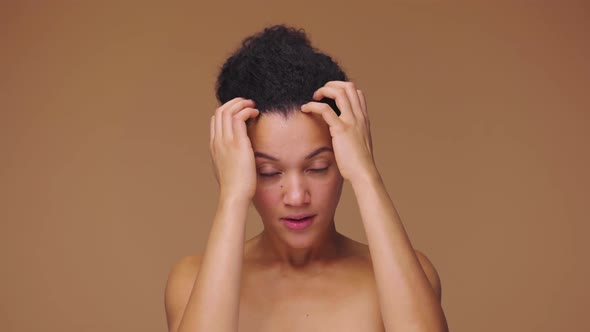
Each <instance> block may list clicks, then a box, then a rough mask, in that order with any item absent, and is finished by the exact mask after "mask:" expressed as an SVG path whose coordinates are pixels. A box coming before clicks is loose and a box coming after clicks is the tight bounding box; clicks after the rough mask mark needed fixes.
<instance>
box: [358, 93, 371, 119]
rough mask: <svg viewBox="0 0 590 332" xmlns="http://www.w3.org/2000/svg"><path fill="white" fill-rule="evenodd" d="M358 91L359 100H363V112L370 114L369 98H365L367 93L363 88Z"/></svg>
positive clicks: (366, 114)
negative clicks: (368, 109)
mask: <svg viewBox="0 0 590 332" xmlns="http://www.w3.org/2000/svg"><path fill="white" fill-rule="evenodd" d="M356 93H357V94H358V96H359V100H360V102H361V109H362V110H363V113H364V114H365V116H368V115H369V113H368V112H367V100H366V99H365V94H364V93H363V92H362V91H361V90H356Z"/></svg>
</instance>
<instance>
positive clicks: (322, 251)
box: [257, 222, 343, 270]
mask: <svg viewBox="0 0 590 332" xmlns="http://www.w3.org/2000/svg"><path fill="white" fill-rule="evenodd" d="M342 239H343V236H342V235H341V234H339V233H338V232H336V226H335V225H334V223H333V222H332V223H331V226H330V228H328V230H327V231H326V232H324V234H322V235H321V236H320V237H318V239H317V240H316V241H315V242H314V243H312V244H311V245H310V246H307V247H303V248H293V247H291V246H289V244H288V243H285V242H284V241H283V240H281V239H280V238H278V237H277V236H276V234H272V233H270V232H268V231H266V230H264V231H262V233H260V235H259V236H258V241H257V247H259V249H260V253H262V257H264V260H265V261H267V262H269V263H274V264H280V265H281V266H282V267H283V268H288V269H292V270H308V269H310V268H314V267H318V265H322V263H327V262H328V261H330V260H332V259H333V258H335V257H337V256H338V254H339V252H340V249H341V246H342Z"/></svg>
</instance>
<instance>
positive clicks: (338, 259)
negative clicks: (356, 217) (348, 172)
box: [167, 234, 441, 332]
mask: <svg viewBox="0 0 590 332" xmlns="http://www.w3.org/2000/svg"><path fill="white" fill-rule="evenodd" d="M337 239H338V240H337V241H335V242H336V243H338V246H337V248H335V249H336V251H335V252H334V253H333V255H334V256H333V257H330V258H326V259H324V260H317V261H315V262H314V263H312V264H309V265H308V266H306V267H304V268H299V269H293V268H292V267H291V266H289V265H285V264H283V263H282V262H281V261H280V260H276V259H271V258H268V257H266V256H268V255H267V254H265V253H266V251H263V248H264V246H263V245H262V244H261V235H258V236H256V237H254V238H252V239H251V240H249V241H247V242H246V245H245V255H244V266H243V271H242V283H241V297H240V309H239V311H240V320H239V326H240V327H239V328H240V329H239V331H244V332H248V331H253V332H256V331H259V332H264V331H366V332H371V331H385V329H384V327H383V322H382V318H381V313H380V310H379V302H378V294H377V290H376V285H375V279H374V276H373V271H372V265H371V258H370V255H369V250H368V247H367V246H366V245H364V244H362V243H358V242H355V241H354V240H351V239H349V238H347V237H345V236H343V235H341V234H337ZM417 254H418V257H419V258H420V261H421V263H422V266H423V268H424V270H425V271H428V272H429V273H428V275H429V278H430V282H431V284H432V286H433V289H434V290H435V291H436V293H437V296H438V298H439V300H440V297H441V287H440V280H439V279H438V275H437V274H436V271H435V270H434V267H433V266H432V264H431V263H430V262H429V261H428V259H427V258H426V256H424V255H423V254H422V253H420V252H417ZM200 261H201V256H187V257H185V258H183V259H182V260H181V261H180V262H178V263H177V265H176V266H175V267H174V269H173V274H172V275H173V278H174V280H175V281H176V283H177V286H176V287H175V290H174V294H171V293H170V292H169V294H168V296H167V297H174V298H177V299H179V300H180V302H184V303H186V301H187V300H188V298H189V295H190V292H191V289H192V287H193V284H194V280H195V277H196V274H197V273H198V270H199V265H200ZM182 309H183V308H182V307H181V306H179V307H178V309H177V310H182ZM171 310H172V308H170V310H169V312H168V322H169V324H170V323H171V320H172V319H173V318H172V317H177V316H178V313H174V312H171Z"/></svg>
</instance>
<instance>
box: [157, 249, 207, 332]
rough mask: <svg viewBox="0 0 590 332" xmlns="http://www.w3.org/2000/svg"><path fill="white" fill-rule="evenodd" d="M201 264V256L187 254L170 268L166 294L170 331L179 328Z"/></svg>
mask: <svg viewBox="0 0 590 332" xmlns="http://www.w3.org/2000/svg"><path fill="white" fill-rule="evenodd" d="M199 264H200V257H197V256H187V257H184V258H182V259H181V260H179V261H178V262H177V263H176V264H175V265H174V266H173V267H172V269H171V270H170V273H169V275H168V280H167V282H166V291H165V295H164V305H165V308H166V320H167V323H168V331H170V332H176V331H177V330H178V327H179V325H180V322H181V320H182V316H183V314H184V309H185V308H186V304H187V303H188V300H189V297H190V295H191V292H192V289H193V285H194V283H195V279H196V277H197V273H198V270H199Z"/></svg>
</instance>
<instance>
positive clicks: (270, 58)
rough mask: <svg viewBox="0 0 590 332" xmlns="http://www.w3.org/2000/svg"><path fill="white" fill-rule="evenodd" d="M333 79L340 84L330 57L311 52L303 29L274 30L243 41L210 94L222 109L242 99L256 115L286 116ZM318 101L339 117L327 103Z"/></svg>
mask: <svg viewBox="0 0 590 332" xmlns="http://www.w3.org/2000/svg"><path fill="white" fill-rule="evenodd" d="M336 80H337V81H346V80H347V77H346V74H345V73H344V72H343V71H342V69H341V68H340V67H339V66H338V64H337V63H336V61H334V60H333V59H332V58H331V57H330V56H328V55H326V54H324V53H322V52H320V51H319V50H317V49H315V48H314V47H312V45H311V43H310V41H309V39H308V37H307V35H306V33H305V31H304V30H303V29H296V28H293V27H288V26H285V25H274V26H270V27H267V28H265V29H264V30H263V31H261V32H258V33H256V34H254V35H252V36H249V37H247V38H246V39H244V40H243V41H242V44H241V47H240V48H239V49H238V50H237V51H235V52H234V53H233V54H232V55H231V56H230V57H229V58H228V59H227V60H226V62H225V63H224V64H223V66H222V67H221V70H220V73H219V76H218V77H217V82H216V95H217V99H218V100H219V102H220V103H222V104H224V103H226V102H227V101H229V100H231V99H233V98H236V97H243V98H246V99H252V100H254V102H255V104H256V105H255V107H256V108H257V109H258V110H260V111H261V112H262V113H265V112H278V113H288V112H289V111H291V110H293V109H296V108H298V107H300V106H301V105H303V104H305V103H307V102H309V101H311V100H312V96H313V93H314V92H315V91H316V90H317V89H319V88H320V87H322V86H323V85H324V84H326V83H327V82H329V81H336ZM322 102H326V103H328V104H329V105H330V106H332V108H333V109H334V110H335V111H336V113H337V114H339V113H340V112H339V110H338V109H337V108H336V104H335V103H334V101H333V100H331V99H324V100H322Z"/></svg>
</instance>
